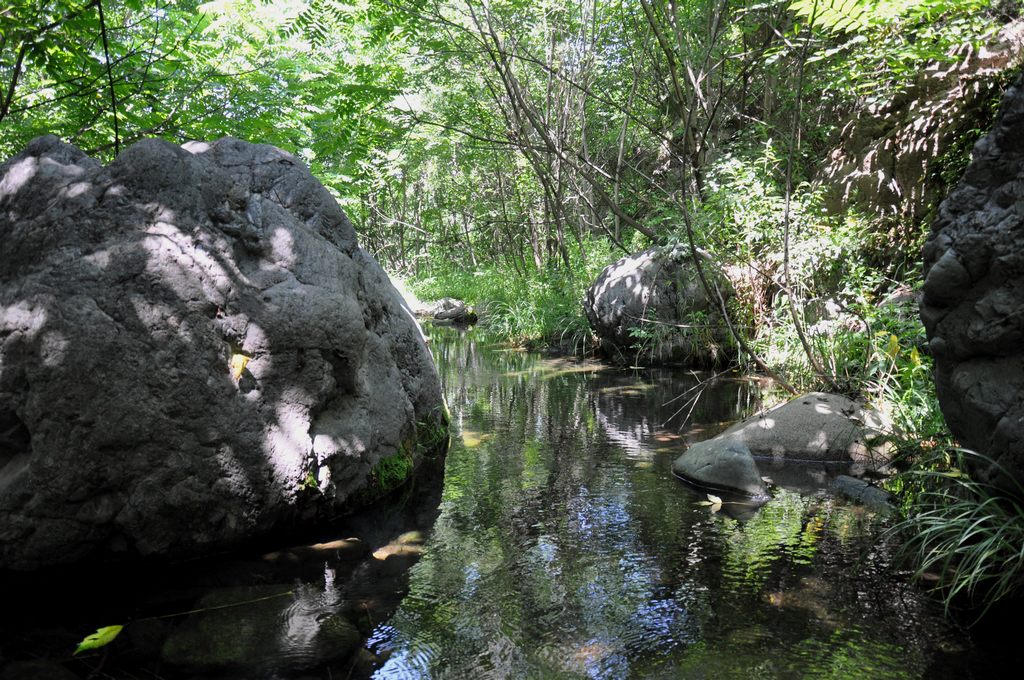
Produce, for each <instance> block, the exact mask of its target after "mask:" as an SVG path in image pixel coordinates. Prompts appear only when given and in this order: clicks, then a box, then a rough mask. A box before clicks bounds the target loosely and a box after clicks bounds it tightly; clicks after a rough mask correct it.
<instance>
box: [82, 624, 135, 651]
mask: <svg viewBox="0 0 1024 680" xmlns="http://www.w3.org/2000/svg"><path fill="white" fill-rule="evenodd" d="M122 628H124V626H105V627H103V628H100V629H98V630H97V631H96V632H95V633H93V634H92V635H87V636H86V637H85V639H84V640H82V641H81V642H79V643H78V649H76V650H75V654H78V653H79V652H88V651H89V650H91V649H99V648H100V647H106V646H107V645H109V644H110V643H111V642H113V641H114V638H116V637H117V635H118V633H120V632H121V629H122Z"/></svg>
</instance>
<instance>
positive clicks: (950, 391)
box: [921, 80, 1024, 489]
mask: <svg viewBox="0 0 1024 680" xmlns="http://www.w3.org/2000/svg"><path fill="white" fill-rule="evenodd" d="M1022 139H1024V80H1018V81H1017V82H1016V83H1015V84H1014V86H1013V87H1011V88H1010V89H1009V90H1008V91H1007V92H1006V95H1005V97H1004V98H1003V103H1002V109H1001V111H1000V114H999V117H998V119H997V120H996V123H995V126H994V128H993V129H992V131H991V132H990V133H989V134H988V135H987V136H986V137H983V138H982V139H981V140H980V141H979V142H978V143H977V144H976V145H975V147H974V154H973V160H972V162H971V164H970V166H969V167H968V168H967V171H966V172H965V173H964V176H963V177H962V178H961V180H960V183H959V184H958V185H957V187H956V188H955V189H954V190H953V191H952V193H950V194H949V196H948V197H947V198H946V200H945V201H943V202H942V205H941V206H940V207H939V215H938V217H937V218H936V220H935V222H934V223H933V224H932V231H931V234H930V236H929V238H928V242H927V243H926V244H925V248H924V271H925V282H924V297H923V299H922V301H921V319H922V321H923V322H924V326H925V330H926V331H927V333H928V347H929V349H930V351H931V354H932V356H933V357H934V359H935V387H936V392H937V393H938V397H939V403H940V404H941V406H942V413H943V415H944V416H945V417H946V422H947V423H948V424H949V427H950V429H951V430H952V432H953V434H954V435H956V437H957V438H958V439H959V440H960V442H961V443H962V444H963V445H964V446H965V447H967V448H969V449H973V450H975V451H977V452H979V453H981V454H984V455H985V456H986V457H988V458H989V459H991V462H990V463H985V464H983V465H980V467H981V469H980V470H977V473H978V474H979V476H980V478H981V479H985V480H988V481H993V482H995V483H997V484H1000V485H1002V486H1004V487H1005V488H1008V489H1012V488H1015V487H1018V485H1021V484H1024V396H1022V395H1024V313H1022V310H1024V181H1022V179H1021V178H1022V177H1024V145H1022V144H1021V140H1022ZM1000 467H1001V468H1002V471H1000V469H999V468H1000Z"/></svg>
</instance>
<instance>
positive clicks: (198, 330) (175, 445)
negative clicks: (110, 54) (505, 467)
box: [0, 137, 446, 569]
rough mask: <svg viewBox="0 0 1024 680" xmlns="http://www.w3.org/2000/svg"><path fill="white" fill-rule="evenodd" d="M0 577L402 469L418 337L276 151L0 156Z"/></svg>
mask: <svg viewBox="0 0 1024 680" xmlns="http://www.w3.org/2000/svg"><path fill="white" fill-rule="evenodd" d="M0 244H2V245H0V568H17V569H27V568H34V567H38V566H41V565H47V564H53V563H61V562H71V561H75V560H78V559H80V558H83V557H86V556H95V555H97V554H105V553H124V554H139V555H153V554H165V555H174V556H179V555H193V554H199V553H202V552H205V551H209V550H223V549H225V548H228V547H230V546H232V545H234V544H237V543H239V542H242V541H245V540H248V539H252V538H254V537H258V536H261V535H264V534H266V533H268V532H272V531H275V530H281V529H287V528H291V527H295V526H297V525H299V524H302V523H312V522H316V521H318V520H319V519H320V518H323V517H325V516H330V515H332V514H336V513H338V512H341V511H344V510H345V509H347V508H349V507H352V506H353V505H355V504H358V503H360V502H365V501H366V500H368V499H371V498H374V497H376V496H379V495H380V494H382V493H383V492H386V491H387V490H389V489H390V488H392V487H394V486H396V485H397V484H399V483H400V482H401V481H403V480H404V479H405V478H406V477H407V476H408V475H409V474H410V473H411V471H412V470H413V469H414V468H415V467H416V466H417V465H418V464H419V462H420V460H421V458H422V456H423V452H424V451H425V450H426V448H427V447H428V445H430V444H432V443H433V442H432V441H428V440H431V439H434V438H438V437H437V435H438V433H440V432H443V430H444V428H445V426H446V416H445V409H444V405H443V400H442V397H441V392H440V385H439V381H438V377H437V374H436V371H435V368H434V365H433V362H432V360H431V357H430V355H429V352H428V351H427V349H426V347H425V345H424V342H423V339H422V335H421V333H420V331H419V329H418V327H417V326H416V323H415V321H414V320H413V318H412V315H411V313H410V312H409V310H408V309H406V307H405V305H404V303H403V302H402V300H401V298H400V296H399V295H398V294H397V293H396V291H395V289H394V288H393V287H392V286H391V283H390V282H389V281H388V278H387V276H386V275H385V274H384V272H383V271H382V270H381V269H380V267H379V266H378V265H377V263H376V262H375V261H374V260H373V259H372V258H371V257H370V256H368V255H367V254H366V253H364V252H363V251H362V250H360V249H359V247H358V245H357V243H356V235H355V232H354V230H353V228H352V226H351V224H350V223H349V221H348V219H347V218H346V217H345V215H344V213H343V212H342V210H341V208H340V207H339V206H338V205H337V203H336V202H335V201H334V200H333V198H332V197H331V196H330V194H329V193H328V192H327V191H326V189H324V187H323V186H321V185H320V184H319V182H317V181H316V180H315V179H314V178H313V177H312V175H310V173H309V172H308V170H306V168H305V167H304V166H303V165H302V164H301V163H300V162H299V161H297V160H296V159H295V158H293V157H292V156H290V155H289V154H287V153H285V152H283V151H281V150H279V149H276V148H273V147H270V146H264V145H254V144H248V143H245V142H241V141H239V140H236V139H231V138H225V139H222V140H220V141H217V142H214V143H210V144H206V143H198V142H194V143H190V144H187V145H185V146H184V147H177V146H174V145H172V144H169V143H167V142H163V141H159V140H146V141H142V142H139V143H137V144H135V145H133V146H132V147H130V148H128V149H127V150H125V151H124V152H123V153H122V154H121V155H120V156H118V157H117V159H116V160H114V162H112V163H111V164H110V165H109V166H107V167H102V166H101V165H100V164H99V163H97V162H96V161H95V160H92V159H90V158H88V157H86V156H85V155H84V154H83V153H82V152H81V151H79V150H78V149H76V148H74V147H72V146H68V145H66V144H63V143H61V142H59V141H58V140H57V139H56V138H54V137H44V138H40V139H37V140H34V141H33V142H32V143H31V144H30V145H29V146H28V147H27V148H26V149H25V150H24V151H23V152H22V153H21V154H19V155H17V156H16V157H14V158H12V159H11V160H9V161H8V162H6V163H4V164H3V165H2V166H0Z"/></svg>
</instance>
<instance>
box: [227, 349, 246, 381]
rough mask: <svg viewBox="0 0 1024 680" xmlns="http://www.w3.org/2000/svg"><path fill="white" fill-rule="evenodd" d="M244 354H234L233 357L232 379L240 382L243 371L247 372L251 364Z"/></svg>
mask: <svg viewBox="0 0 1024 680" xmlns="http://www.w3.org/2000/svg"><path fill="white" fill-rule="evenodd" d="M250 358H251V357H247V356H245V355H244V354H232V355H231V377H232V378H234V379H235V380H238V379H239V378H241V377H242V371H244V370H245V366H246V364H248V363H249V359H250Z"/></svg>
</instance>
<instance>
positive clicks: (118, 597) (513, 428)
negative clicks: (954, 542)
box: [0, 328, 1012, 680]
mask: <svg viewBox="0 0 1024 680" xmlns="http://www.w3.org/2000/svg"><path fill="white" fill-rule="evenodd" d="M430 334H431V340H432V344H431V347H432V350H433V352H434V355H435V357H436V359H437V361H438V365H439V369H440V371H441V375H442V381H443V385H444V390H445V395H446V398H447V401H448V404H449V406H450V409H451V413H452V417H453V440H452V444H451V447H450V450H449V452H448V455H447V459H446V461H445V466H444V482H443V486H442V485H441V484H440V483H435V484H433V485H431V484H429V483H426V484H420V486H419V487H418V488H417V489H414V490H413V491H414V493H410V494H407V495H406V496H405V497H404V498H402V499H398V502H393V503H392V506H391V507H390V508H389V509H388V510H387V511H374V512H371V513H367V514H365V515H364V516H362V517H356V518H353V519H352V521H351V522H349V523H348V524H347V525H346V526H345V527H343V528H339V529H338V531H337V532H336V535H332V536H327V537H321V538H322V539H323V540H325V541H326V540H327V539H334V540H333V541H331V542H325V543H321V544H320V545H317V546H312V547H305V548H296V549H291V550H283V551H278V552H275V553H270V554H265V555H251V556H244V555H243V556H240V557H239V556H236V557H234V558H232V559H230V560H223V561H219V562H216V563H209V562H207V563H202V564H196V565H178V566H176V567H174V568H173V569H170V570H164V571H160V572H146V573H145V575H144V576H140V577H138V578H135V579H131V578H123V577H119V578H118V579H117V580H115V581H114V582H110V581H108V582H106V583H103V584H97V585H95V587H91V586H89V585H86V586H84V587H83V586H82V585H81V583H78V584H76V585H74V586H73V587H71V588H70V592H69V589H68V588H63V589H62V587H61V585H62V584H60V583H58V582H56V581H54V582H51V583H47V584H45V585H42V586H41V585H40V584H38V583H35V584H28V585H24V584H4V585H5V588H4V592H3V593H2V596H3V597H4V601H5V604H6V612H5V614H6V616H5V617H4V621H3V623H2V624H0V678H2V679H3V680H13V679H14V678H33V677H38V678H48V677H52V678H67V680H71V678H86V677H90V678H158V679H159V678H168V679H170V678H195V679H199V678H281V679H284V678H301V679H303V680H310V679H312V678H322V679H325V680H327V679H329V680H340V679H342V678H355V677H368V676H371V675H372V676H373V677H377V678H471V679H476V678H585V677H592V678H714V679H716V680H717V679H720V678H928V679H931V678H970V677H979V678H980V677H986V678H990V677H1000V673H999V669H1000V668H1001V667H1002V664H1003V663H1004V662H1005V661H1006V658H1007V657H1006V655H1005V654H1004V655H1003V656H999V655H998V654H994V653H993V652H992V651H991V650H990V649H981V648H979V647H977V646H975V643H973V642H972V641H971V638H970V636H968V635H967V633H966V632H965V631H963V630H960V629H958V628H956V627H954V626H953V625H952V624H950V623H947V622H946V620H945V619H944V617H943V616H942V612H941V609H940V608H938V607H937V606H936V605H935V604H934V603H933V602H932V601H931V600H929V599H928V598H927V597H926V596H925V595H924V594H923V593H922V592H921V591H920V589H919V588H917V587H915V586H912V585H910V584H909V583H908V581H907V579H906V577H905V575H903V574H901V573H899V572H898V571H897V570H894V569H893V568H891V565H890V554H891V546H889V545H888V544H887V543H886V542H885V541H883V540H881V538H880V536H881V534H882V532H883V531H884V529H885V527H886V522H887V521H888V520H886V519H885V518H883V517H879V516H876V515H875V514H873V513H871V512H869V511H866V510H864V509H863V508H861V507H858V506H855V505H852V504H848V503H846V502H844V501H843V500H841V499H838V498H835V497H833V496H831V495H829V494H828V493H827V492H826V491H825V490H824V489H823V488H822V489H819V488H817V486H816V483H815V480H820V481H822V482H824V477H823V476H816V475H815V473H814V471H813V470H812V471H809V473H808V474H805V475H803V476H802V477H801V478H802V479H803V480H804V483H803V484H802V485H801V486H800V487H798V488H796V489H792V488H778V489H776V490H775V493H774V495H773V497H772V499H771V500H769V501H768V502H767V503H764V504H763V505H759V506H753V505H749V504H744V503H739V502H726V503H725V504H723V505H721V506H709V505H707V504H706V503H705V504H702V502H703V501H705V500H706V498H707V497H706V494H705V493H703V492H701V491H699V490H697V489H694V488H692V487H690V486H688V485H687V484H685V483H684V482H682V481H680V480H678V479H676V478H674V477H673V476H672V474H671V463H672V461H673V460H674V458H675V457H676V456H677V455H678V454H679V453H680V452H681V451H682V450H683V448H684V447H685V444H686V442H688V441H695V440H697V439H700V438H704V437H708V436H711V435H712V434H713V433H715V432H717V431H719V430H720V429H722V428H723V427H725V426H726V425H728V424H729V423H731V422H733V421H735V420H737V419H739V418H741V417H744V416H745V415H747V414H748V413H750V412H751V411H753V410H755V409H756V408H757V406H758V405H759V401H760V392H759V388H758V385H757V383H755V382H752V381H749V380H745V379H738V378H719V379H716V380H711V381H708V380H707V377H708V376H700V375H696V374H692V373H688V372H685V371H681V370H656V369H635V370H628V369H617V368H613V367H610V366H607V365H603V364H600V363H597V362H588V361H583V362H578V361H574V360H571V359H565V358H543V357H540V356H538V355H534V354H525V353H521V352H516V351H511V350H508V349H505V348H502V347H500V346H497V345H489V344H487V343H486V342H481V341H477V340H475V339H474V338H475V336H474V332H472V331H471V332H468V333H460V332H458V331H455V330H453V329H448V328H434V329H432V330H431V331H430ZM702 379H703V382H702ZM821 486H824V484H822V485H821ZM727 500H728V499H727ZM193 610H202V611H199V612H197V613H192V614H182V612H190V611H193ZM114 623H127V624H128V625H127V626H126V627H125V629H124V632H123V633H122V634H121V636H120V637H119V639H118V640H117V641H116V642H115V643H114V644H112V645H111V646H110V647H109V648H107V649H106V650H104V651H102V652H92V653H87V654H83V655H80V656H78V657H72V656H71V655H70V652H71V650H73V649H74V644H75V642H77V640H80V639H81V637H82V635H83V634H84V633H87V632H91V631H92V630H94V629H95V628H96V627H97V626H99V625H111V624H114ZM354 649H355V650H358V651H356V652H355V653H353V650H354ZM1009 653H1010V654H1011V655H1012V651H1011V652H1009ZM4 662H7V664H8V668H7V669H6V670H3V665H4ZM12 669H13V670H12ZM32 669H35V670H32ZM19 673H20V674H19ZM62 673H66V675H62Z"/></svg>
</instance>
